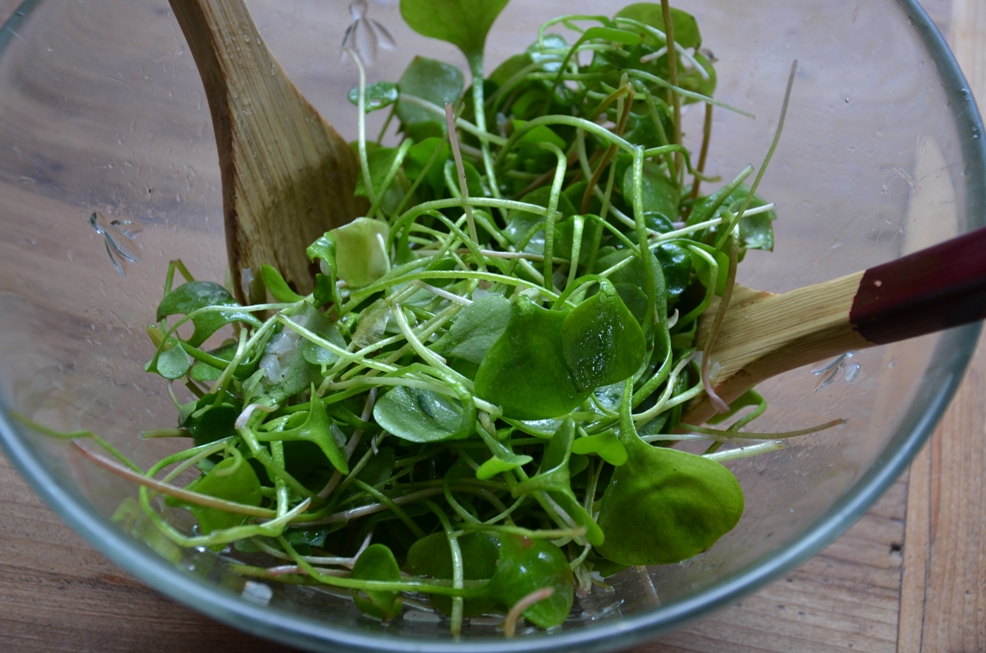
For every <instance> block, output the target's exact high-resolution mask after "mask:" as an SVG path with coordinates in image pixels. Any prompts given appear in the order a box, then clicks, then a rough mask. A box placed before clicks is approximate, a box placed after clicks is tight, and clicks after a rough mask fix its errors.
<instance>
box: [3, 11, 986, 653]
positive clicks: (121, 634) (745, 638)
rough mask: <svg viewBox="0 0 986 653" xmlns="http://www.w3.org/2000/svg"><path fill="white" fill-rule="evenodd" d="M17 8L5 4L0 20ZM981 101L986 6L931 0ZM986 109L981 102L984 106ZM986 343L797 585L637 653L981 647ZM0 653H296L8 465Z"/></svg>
mask: <svg viewBox="0 0 986 653" xmlns="http://www.w3.org/2000/svg"><path fill="white" fill-rule="evenodd" d="M17 4H18V2H17V0H0V20H2V19H3V18H5V17H6V16H8V15H9V14H10V13H11V12H12V11H13V9H14V8H15V6H16V5H17ZM925 7H926V8H927V9H928V11H929V13H930V14H931V15H932V18H934V19H935V21H936V22H937V23H938V25H939V26H940V27H941V29H942V32H943V33H944V34H945V35H946V37H947V38H948V39H949V42H950V43H951V45H952V48H953V50H954V51H955V53H956V56H957V57H958V59H959V63H960V64H961V65H962V68H963V70H964V71H965V74H966V77H967V78H968V80H969V83H970V86H971V88H972V90H973V92H974V93H975V94H976V95H977V97H979V98H980V99H981V100H986V2H983V0H926V2H925ZM980 106H986V104H984V102H983V101H981V102H980ZM984 425H986V346H984V344H983V342H980V345H979V347H978V349H977V351H976V355H975V358H974V360H973V361H972V364H971V367H970V369H969V372H968V374H967V376H966V379H965V381H964V383H963V385H962V388H961V389H960V391H959V393H958V395H957V396H956V398H955V401H954V402H953V404H952V406H951V408H950V409H949V411H948V413H947V415H946V416H945V418H944V420H943V421H942V423H941V425H940V426H939V428H938V430H937V431H936V432H935V434H934V436H933V438H932V440H931V441H930V443H929V444H928V446H926V447H925V448H924V450H923V451H922V452H921V454H920V455H919V456H918V458H917V459H916V460H915V461H914V464H913V465H912V466H911V468H910V471H909V472H908V473H905V474H904V475H903V476H902V477H901V478H900V479H898V481H897V482H896V483H895V484H894V486H893V487H892V488H891V489H890V491H889V492H888V493H887V494H886V495H885V496H884V497H883V498H882V499H881V500H880V501H879V502H878V503H877V504H876V505H875V506H874V507H873V508H872V509H871V510H870V511H869V512H868V513H866V515H865V516H864V517H863V518H862V519H861V520H860V521H859V522H858V523H857V524H856V525H855V526H853V527H852V528H851V529H849V531H847V532H846V533H845V534H844V535H843V536H842V537H840V538H839V539H838V540H836V541H835V543H833V544H832V545H830V546H829V547H828V548H826V549H825V550H824V551H823V552H822V553H820V554H819V555H817V556H816V557H814V558H812V559H811V560H809V561H808V562H807V563H806V564H805V565H803V566H802V567H801V568H799V569H797V570H796V571H794V572H792V573H790V574H789V575H788V576H787V577H785V578H783V579H781V580H779V581H777V582H776V583H774V584H772V585H770V586H768V587H766V588H765V589H763V590H761V591H760V592H758V593H756V594H754V595H752V596H750V597H748V598H746V599H744V600H743V601H741V602H740V603H738V604H736V605H734V606H731V607H729V608H727V609H725V610H723V611H722V612H720V613H718V614H716V615H714V616H712V617H710V618H709V619H707V620H705V621H703V622H701V623H699V624H697V625H694V626H692V627H690V628H687V629H685V630H682V631H679V632H676V633H674V634H672V635H669V636H666V637H664V638H662V639H660V640H658V641H655V642H651V643H649V644H645V645H642V646H639V647H637V648H636V649H634V653H672V652H675V653H678V652H685V651H704V652H726V651H728V652H730V653H753V652H760V653H763V652H766V651H778V652H788V651H797V652H799V653H814V652H818V653H822V652H835V651H850V650H852V651H867V652H869V653H880V652H884V651H886V652H892V651H898V652H899V653H916V652H918V651H925V652H927V653H944V652H948V653H972V652H983V651H986V482H984V479H986V429H984ZM0 551H2V553H3V556H2V558H0V651H11V652H18V653H19V652H27V651H39V652H41V651H44V652H52V651H65V652H68V651H72V652H73V653H78V652H86V651H92V652H97V651H98V652H100V653H104V652H106V653H108V652H110V651H137V650H140V651H142V652H144V653H155V652H157V651H162V652H163V651H185V652H195V651H207V652H209V653H211V652H212V651H215V650H235V651H241V652H243V653H248V652H250V651H265V652H267V653H275V652H278V651H288V650H289V649H287V648H284V647H280V646H277V645H273V644H271V643H269V642H266V641H263V640H260V639H257V638H254V637H251V636H248V635H245V634H242V633H240V632H238V631H235V630H232V629H230V628H228V627H226V626H223V625H220V624H217V623H215V622H213V621H211V620H209V619H207V618H205V617H203V616H201V615H199V614H198V613H196V612H194V611H192V610H190V609H188V608H186V607H184V606H182V605H179V604H177V603H175V602H174V601H172V600H171V599H169V598H167V597H165V596H162V595H161V594H158V593H157V592H155V591H154V590H151V589H148V588H147V587H145V586H144V585H142V584H141V583H140V582H139V581H137V580H135V579H133V578H131V577H130V576H128V575H127V574H125V573H124V572H122V571H120V570H119V569H118V568H116V567H115V566H114V565H113V564H112V563H111V562H109V561H108V560H107V559H106V558H105V557H103V555H102V554H100V553H97V552H96V551H94V550H93V549H92V548H91V547H89V546H88V545H87V544H86V543H84V542H83V541H82V540H81V539H80V538H79V537H78V536H77V535H76V534H75V533H74V532H73V531H72V530H70V529H69V528H68V527H67V526H65V525H64V524H63V523H62V522H61V521H60V520H59V518H58V517H56V516H55V515H54V513H52V512H51V511H50V510H49V509H48V508H47V507H46V506H45V505H44V504H43V503H42V502H41V501H40V500H39V499H37V498H36V497H35V496H34V493H33V492H32V491H31V490H30V489H29V488H28V486H27V485H26V484H25V483H24V481H23V480H22V479H21V478H20V476H19V475H18V474H17V473H16V472H15V471H14V470H13V468H12V467H11V466H10V464H9V463H8V462H7V461H6V460H5V459H3V458H2V457H0Z"/></svg>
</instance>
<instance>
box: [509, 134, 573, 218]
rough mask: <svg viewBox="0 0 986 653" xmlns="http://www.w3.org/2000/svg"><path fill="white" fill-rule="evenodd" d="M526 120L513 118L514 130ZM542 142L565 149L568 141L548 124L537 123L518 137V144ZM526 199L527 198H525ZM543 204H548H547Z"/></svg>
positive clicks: (533, 145)
mask: <svg viewBox="0 0 986 653" xmlns="http://www.w3.org/2000/svg"><path fill="white" fill-rule="evenodd" d="M527 122H528V121H526V120H519V119H517V118H514V119H513V125H514V131H516V130H518V129H520V128H521V127H523V126H524V125H526V124H527ZM541 143H549V144H551V145H554V146H556V147H558V148H559V149H561V150H564V149H565V147H566V146H567V143H565V141H564V140H563V139H562V138H561V137H560V136H559V135H558V134H556V133H555V132H554V131H553V130H552V129H551V128H550V127H548V126H547V125H537V126H535V127H532V128H531V129H528V130H527V131H526V132H524V135H523V136H521V137H520V138H518V139H517V146H518V147H524V146H525V145H526V146H528V147H539V146H540V144H541ZM525 201H526V200H525ZM543 206H547V205H546V204H545V205H543Z"/></svg>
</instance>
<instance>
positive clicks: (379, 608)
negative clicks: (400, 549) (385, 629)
mask: <svg viewBox="0 0 986 653" xmlns="http://www.w3.org/2000/svg"><path fill="white" fill-rule="evenodd" d="M352 578H353V579H355V580H386V581H399V580H400V579H401V568H400V567H399V566H398V564H397V560H396V559H395V558H394V554H393V553H391V551H390V549H388V548H387V547H386V546H384V545H383V544H371V545H370V546H368V547H366V550H365V551H363V553H361V554H360V556H359V558H357V559H356V563H355V564H354V565H353V573H352ZM353 601H354V602H355V603H356V607H358V608H359V609H360V611H361V612H363V614H366V615H369V616H371V617H376V618H377V619H380V620H382V621H390V620H391V619H393V618H394V617H396V616H397V615H398V614H399V613H400V611H401V604H402V603H403V601H402V600H401V593H400V592H396V591H381V590H353Z"/></svg>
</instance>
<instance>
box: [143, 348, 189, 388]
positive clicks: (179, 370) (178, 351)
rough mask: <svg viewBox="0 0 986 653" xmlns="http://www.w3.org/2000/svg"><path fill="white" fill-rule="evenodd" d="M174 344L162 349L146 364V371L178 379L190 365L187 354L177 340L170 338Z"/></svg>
mask: <svg viewBox="0 0 986 653" xmlns="http://www.w3.org/2000/svg"><path fill="white" fill-rule="evenodd" d="M171 341H172V342H173V343H174V344H173V345H172V346H171V347H170V348H168V349H164V350H162V351H161V353H159V354H158V355H157V356H155V357H154V360H152V361H151V362H150V363H148V364H147V367H146V369H147V371H149V372H157V373H158V374H160V375H161V376H163V377H164V378H166V379H180V378H181V377H183V376H184V375H185V372H187V371H188V369H189V367H191V362H190V361H189V360H188V354H187V353H185V350H184V349H182V347H181V345H180V344H178V341H177V340H174V339H172V340H171Z"/></svg>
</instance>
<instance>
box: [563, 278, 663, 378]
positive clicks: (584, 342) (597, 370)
mask: <svg viewBox="0 0 986 653" xmlns="http://www.w3.org/2000/svg"><path fill="white" fill-rule="evenodd" d="M562 351H563V352H564V355H565V363H566V364H567V365H568V369H569V371H570V372H571V373H572V377H573V378H574V379H575V383H576V386H577V387H578V388H579V389H580V390H595V389H596V388H597V387H599V386H602V385H611V384H613V383H616V382H618V381H622V380H623V379H625V378H627V377H628V376H631V375H632V374H634V373H636V372H637V370H638V369H640V366H641V365H642V364H643V362H644V356H645V354H646V351H647V347H646V343H645V341H644V332H643V330H641V328H640V325H639V324H638V323H637V320H636V318H634V316H633V314H632V313H630V311H629V309H627V307H626V305H625V304H624V303H623V300H622V299H620V295H619V294H618V293H617V292H616V289H615V288H614V287H613V284H612V283H610V282H609V281H608V280H604V281H603V282H602V283H601V284H600V288H599V292H598V293H596V294H595V295H593V296H592V297H590V298H589V299H587V300H585V301H584V302H582V303H581V304H579V305H578V306H576V307H575V308H574V309H572V312H571V313H570V314H569V316H568V317H566V318H565V323H564V324H563V325H562Z"/></svg>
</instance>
